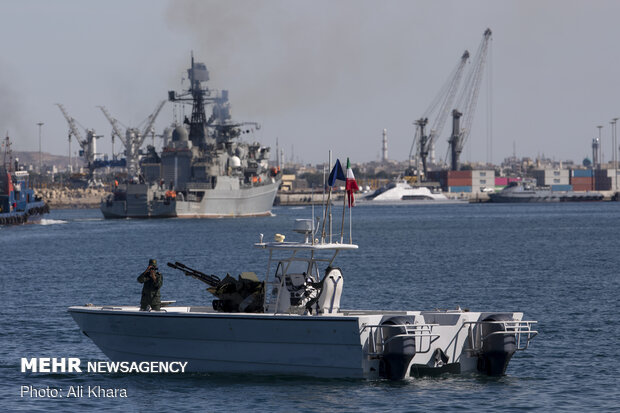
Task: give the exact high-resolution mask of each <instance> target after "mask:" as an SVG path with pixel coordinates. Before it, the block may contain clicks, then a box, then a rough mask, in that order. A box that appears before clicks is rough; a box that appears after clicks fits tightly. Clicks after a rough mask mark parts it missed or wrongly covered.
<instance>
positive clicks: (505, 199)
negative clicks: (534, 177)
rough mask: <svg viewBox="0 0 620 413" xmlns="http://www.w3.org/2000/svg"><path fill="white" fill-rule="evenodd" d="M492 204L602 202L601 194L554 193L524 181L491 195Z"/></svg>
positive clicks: (587, 192) (534, 183) (588, 192)
mask: <svg viewBox="0 0 620 413" xmlns="http://www.w3.org/2000/svg"><path fill="white" fill-rule="evenodd" d="M489 200H490V201H491V202H498V203H526V202H592V201H602V200H603V195H602V194H601V193H600V192H595V191H586V192H576V191H553V190H551V189H544V188H537V187H536V182H535V181H530V180H523V181H520V182H511V183H510V184H509V185H508V186H507V187H505V188H504V189H502V190H501V191H499V192H497V193H494V194H489Z"/></svg>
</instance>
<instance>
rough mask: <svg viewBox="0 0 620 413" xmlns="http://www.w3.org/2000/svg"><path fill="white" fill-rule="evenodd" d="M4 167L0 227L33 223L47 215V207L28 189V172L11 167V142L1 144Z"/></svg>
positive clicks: (1, 169) (0, 171)
mask: <svg viewBox="0 0 620 413" xmlns="http://www.w3.org/2000/svg"><path fill="white" fill-rule="evenodd" d="M3 146H4V165H3V166H2V167H0V225H16V224H24V223H26V222H28V221H33V220H36V219H39V218H41V216H42V215H44V214H47V213H48V212H49V211H50V210H49V206H48V205H47V204H46V203H45V202H44V201H43V200H42V199H41V198H39V197H37V196H36V195H35V194H34V190H33V189H32V188H30V183H29V179H28V178H29V174H28V171H20V170H17V169H18V167H17V166H16V165H13V160H12V155H11V149H10V148H11V142H10V139H9V137H8V136H7V137H6V138H5V140H4V142H3Z"/></svg>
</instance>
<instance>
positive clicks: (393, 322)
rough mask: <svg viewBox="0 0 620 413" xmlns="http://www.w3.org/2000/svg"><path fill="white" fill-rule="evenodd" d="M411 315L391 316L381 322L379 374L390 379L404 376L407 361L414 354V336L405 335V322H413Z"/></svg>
mask: <svg viewBox="0 0 620 413" xmlns="http://www.w3.org/2000/svg"><path fill="white" fill-rule="evenodd" d="M413 322H414V317H412V316H396V317H391V318H388V319H387V320H385V321H384V322H382V323H381V325H382V326H401V327H382V330H383V342H384V345H383V358H382V359H381V364H380V367H379V375H380V376H381V377H384V378H386V379H390V380H402V379H404V378H405V374H406V373H407V368H408V367H409V363H411V360H412V359H413V356H415V338H414V337H413V336H409V335H406V333H407V329H406V328H405V327H404V325H405V324H413Z"/></svg>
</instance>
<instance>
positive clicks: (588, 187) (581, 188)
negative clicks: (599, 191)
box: [573, 184, 594, 192]
mask: <svg viewBox="0 0 620 413" xmlns="http://www.w3.org/2000/svg"><path fill="white" fill-rule="evenodd" d="M593 190H594V188H593V187H592V185H584V184H576V185H573V191H578V192H581V191H593Z"/></svg>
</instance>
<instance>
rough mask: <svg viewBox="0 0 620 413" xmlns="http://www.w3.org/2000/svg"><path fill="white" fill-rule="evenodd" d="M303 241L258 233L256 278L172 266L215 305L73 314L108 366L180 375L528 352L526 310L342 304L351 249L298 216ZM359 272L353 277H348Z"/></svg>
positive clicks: (302, 372)
mask: <svg viewBox="0 0 620 413" xmlns="http://www.w3.org/2000/svg"><path fill="white" fill-rule="evenodd" d="M294 230H295V232H296V233H298V234H301V235H303V237H304V239H303V240H299V241H294V242H289V241H284V240H285V236H284V235H282V234H275V236H274V241H271V242H266V241H264V240H263V236H262V234H261V235H260V240H259V242H257V243H256V244H254V247H255V248H257V249H259V250H261V251H265V252H266V253H268V265H267V273H266V275H265V277H264V279H263V280H262V281H260V280H259V278H258V277H257V276H256V274H255V273H243V274H241V275H240V276H239V278H238V279H234V278H233V277H230V276H227V277H226V278H225V279H223V280H220V279H219V278H218V277H216V276H213V275H207V274H204V273H202V272H200V271H197V270H194V269H191V268H190V267H187V266H185V265H184V264H181V263H169V264H168V265H169V266H171V267H173V268H176V269H179V270H181V271H183V272H184V273H185V274H186V275H191V276H193V277H194V278H198V279H200V280H201V281H204V282H205V283H207V284H209V285H210V286H211V288H209V289H208V291H210V292H211V293H212V294H213V295H214V296H215V297H216V298H217V299H216V300H214V301H213V304H212V306H204V305H199V306H173V305H169V306H165V307H162V309H161V310H160V311H139V308H138V307H137V306H122V305H102V306H96V305H92V304H89V305H85V306H73V307H70V308H69V309H68V311H69V313H70V314H71V316H72V317H73V319H74V320H75V322H76V323H77V324H78V326H79V328H80V330H81V331H82V333H84V334H85V335H86V336H87V337H89V338H90V339H91V340H92V341H93V342H94V343H95V344H96V345H97V346H98V347H99V348H100V349H101V350H102V351H103V353H104V354H105V355H106V356H107V357H109V358H110V359H111V360H113V361H118V362H122V361H126V362H143V361H170V362H172V361H179V362H187V363H188V364H187V368H186V371H191V372H209V373H244V374H285V375H299V376H312V377H330V378H359V379H369V380H373V379H382V378H385V379H390V380H401V379H404V378H408V377H420V376H426V375H436V374H441V373H470V372H479V373H481V374H484V375H490V376H498V375H503V374H504V373H505V371H506V368H507V366H508V362H509V361H510V359H511V358H512V356H513V355H514V354H515V353H517V352H519V351H522V350H525V349H527V348H528V345H529V343H530V341H531V340H532V339H533V338H534V336H536V334H537V331H536V330H534V328H533V327H534V325H535V323H536V321H526V320H523V313H520V312H500V311H482V312H476V311H468V310H462V309H460V308H458V309H455V310H433V311H419V310H402V311H381V310H358V309H343V308H341V306H340V300H341V295H342V293H343V284H344V279H345V276H344V271H343V270H342V269H341V268H339V267H337V266H336V262H335V260H336V257H337V256H338V255H339V254H341V253H354V252H355V251H357V250H358V246H357V245H355V244H352V243H349V244H347V243H343V242H342V241H341V242H340V243H334V242H329V241H328V240H330V239H331V237H329V236H328V237H325V239H321V240H319V239H316V238H315V237H316V236H317V230H316V229H315V225H314V222H313V221H312V220H297V221H296V223H295V226H294ZM359 276H360V275H359V274H352V275H351V276H350V279H351V280H355V279H356V278H358V277H359Z"/></svg>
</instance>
